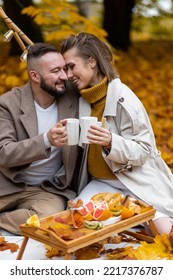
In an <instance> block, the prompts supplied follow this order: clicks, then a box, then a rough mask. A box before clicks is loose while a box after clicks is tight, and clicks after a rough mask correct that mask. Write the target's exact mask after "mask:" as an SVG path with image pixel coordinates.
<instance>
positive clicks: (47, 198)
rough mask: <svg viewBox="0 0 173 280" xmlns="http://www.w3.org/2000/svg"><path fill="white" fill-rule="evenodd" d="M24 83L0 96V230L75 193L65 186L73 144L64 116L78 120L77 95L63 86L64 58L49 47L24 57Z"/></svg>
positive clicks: (12, 228)
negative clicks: (25, 66) (68, 134)
mask: <svg viewBox="0 0 173 280" xmlns="http://www.w3.org/2000/svg"><path fill="white" fill-rule="evenodd" d="M27 71H28V77H29V81H28V83H27V84H26V85H24V86H22V87H17V88H13V89H12V90H11V91H9V92H7V93H5V94H3V95H2V96H1V97H0V228H3V229H5V230H7V231H9V232H12V233H14V234H20V227H19V226H20V224H22V223H25V222H26V220H27V219H28V218H29V217H30V216H31V215H33V214H37V215H38V216H39V217H40V218H41V217H44V216H48V215H51V214H54V213H56V212H59V211H62V210H64V209H65V207H66V202H67V200H68V199H70V198H74V197H75V192H74V191H73V189H72V186H70V183H71V181H72V178H73V174H74V167H75V163H76V159H77V146H67V145H66V142H67V131H66V118H68V117H73V118H75V117H76V118H78V97H77V95H76V94H74V91H72V90H71V91H70V90H69V89H67V88H68V87H67V86H66V83H67V75H66V72H65V61H64V59H63V56H62V55H61V54H60V53H59V51H58V50H57V49H56V48H55V47H54V46H52V45H49V44H45V43H37V44H35V45H33V46H31V47H30V48H29V51H28V55H27Z"/></svg>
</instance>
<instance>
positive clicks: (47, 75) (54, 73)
mask: <svg viewBox="0 0 173 280" xmlns="http://www.w3.org/2000/svg"><path fill="white" fill-rule="evenodd" d="M39 68H40V71H39V77H40V88H41V89H43V90H44V91H46V92H47V93H49V94H50V95H52V96H54V97H59V96H61V95H63V94H64V92H65V91H66V86H65V82H66V80H67V75H66V72H65V61H64V58H63V56H62V55H61V54H60V53H54V52H51V53H47V54H45V55H44V56H42V58H41V60H40V65H39Z"/></svg>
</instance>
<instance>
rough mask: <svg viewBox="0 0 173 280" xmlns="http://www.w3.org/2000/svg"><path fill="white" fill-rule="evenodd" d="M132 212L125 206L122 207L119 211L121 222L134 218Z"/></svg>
mask: <svg viewBox="0 0 173 280" xmlns="http://www.w3.org/2000/svg"><path fill="white" fill-rule="evenodd" d="M134 214H135V213H134V211H133V210H132V209H129V208H127V207H125V206H123V207H122V210H121V219H122V220H125V219H128V218H131V217H133V216H134Z"/></svg>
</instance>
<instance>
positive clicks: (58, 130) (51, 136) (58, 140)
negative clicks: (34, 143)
mask: <svg viewBox="0 0 173 280" xmlns="http://www.w3.org/2000/svg"><path fill="white" fill-rule="evenodd" d="M66 123H67V120H61V121H60V122H58V123H57V124H56V125H55V126H54V127H52V128H51V129H50V130H49V131H48V133H47V138H48V140H49V142H50V144H51V145H52V146H55V147H62V146H64V145H65V144H66V143H67V130H66Z"/></svg>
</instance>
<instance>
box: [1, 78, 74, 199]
mask: <svg viewBox="0 0 173 280" xmlns="http://www.w3.org/2000/svg"><path fill="white" fill-rule="evenodd" d="M78 103H79V101H78V97H77V96H75V95H73V94H71V93H68V94H65V95H64V96H62V97H60V98H59V99H58V100H57V106H58V113H59V119H65V118H69V117H70V118H78V111H79V109H78V107H79V105H78ZM50 153H51V148H49V149H45V146H44V139H43V135H38V127H37V115H36V110H35V106H34V99H33V94H32V90H31V86H30V83H27V84H26V85H24V86H22V87H16V88H14V89H12V90H11V91H9V92H7V93H5V94H3V95H2V96H1V97H0V196H4V195H8V194H12V193H16V192H20V191H22V190H23V189H24V187H25V184H24V183H23V182H19V181H17V179H16V175H17V174H18V173H19V172H20V171H21V170H24V169H26V168H27V167H28V166H29V165H30V164H31V163H32V162H33V161H37V160H41V159H45V158H48V157H49V156H50ZM77 154H78V147H77V145H76V146H67V145H66V146H63V147H62V162H63V167H62V168H61V170H59V171H58V172H57V174H55V179H54V181H53V182H49V181H45V182H43V184H42V187H43V189H45V190H47V191H49V192H52V193H55V194H61V195H63V196H65V197H67V198H68V199H70V198H74V197H75V195H76V193H75V192H74V191H73V189H72V186H70V183H71V180H72V178H73V173H74V168H75V163H76V159H77Z"/></svg>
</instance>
